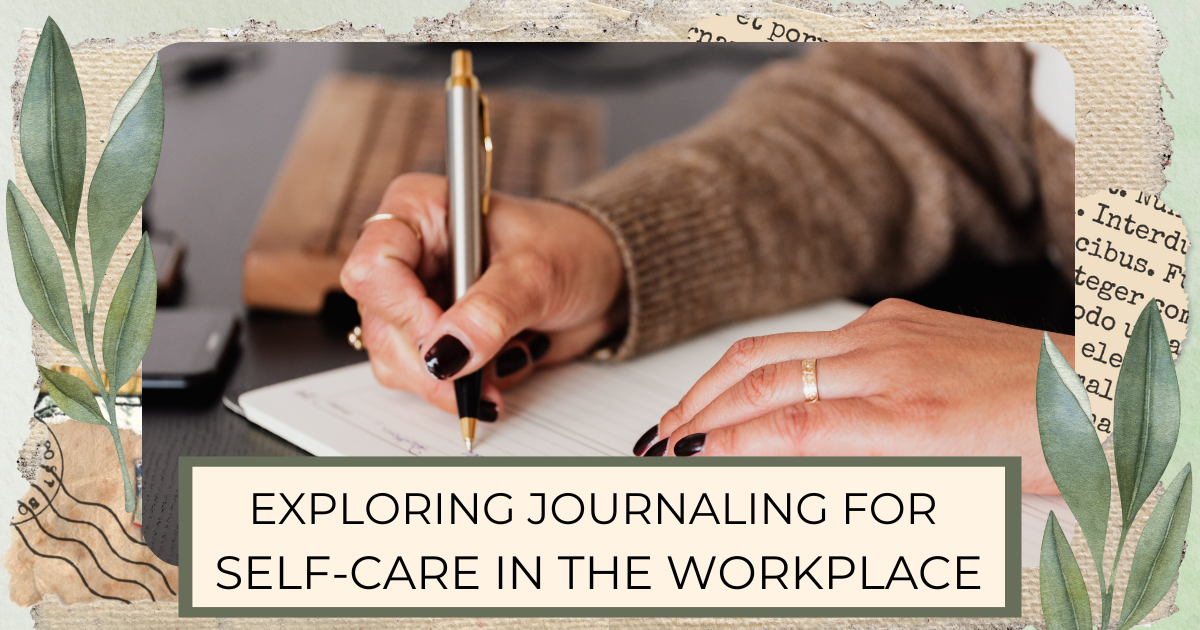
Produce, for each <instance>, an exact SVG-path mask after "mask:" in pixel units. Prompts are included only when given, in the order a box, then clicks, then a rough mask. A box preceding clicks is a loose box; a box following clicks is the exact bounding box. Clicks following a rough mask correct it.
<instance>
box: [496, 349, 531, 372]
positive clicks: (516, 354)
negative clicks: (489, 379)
mask: <svg viewBox="0 0 1200 630" xmlns="http://www.w3.org/2000/svg"><path fill="white" fill-rule="evenodd" d="M528 364H529V355H527V354H525V349H524V348H522V347H520V346H514V347H512V348H509V349H508V350H505V351H504V352H501V353H500V356H498V357H496V376H498V377H500V378H504V377H505V376H508V375H509V374H515V373H517V372H519V371H521V369H522V368H524V367H525V366H526V365H528Z"/></svg>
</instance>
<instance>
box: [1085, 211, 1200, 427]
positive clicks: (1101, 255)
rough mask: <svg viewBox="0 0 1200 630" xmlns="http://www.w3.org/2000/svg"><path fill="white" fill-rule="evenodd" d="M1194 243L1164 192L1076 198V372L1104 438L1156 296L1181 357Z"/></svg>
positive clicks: (1187, 314) (1169, 333)
mask: <svg viewBox="0 0 1200 630" xmlns="http://www.w3.org/2000/svg"><path fill="white" fill-rule="evenodd" d="M1190 245H1191V243H1190V242H1189V241H1188V237H1187V231H1186V230H1185V229H1184V227H1183V219H1181V218H1180V216H1179V214H1177V213H1176V212H1174V211H1173V210H1171V209H1170V208H1169V207H1167V204H1165V203H1163V202H1162V200H1161V199H1159V198H1158V196H1157V195H1151V194H1148V193H1144V192H1138V191H1133V190H1124V189H1121V188H1109V189H1107V190H1105V191H1102V192H1098V193H1096V194H1094V195H1091V196H1089V197H1085V198H1082V199H1076V200H1075V271H1074V278H1075V371H1076V372H1078V373H1079V375H1080V377H1081V378H1082V379H1083V383H1084V385H1085V387H1086V388H1087V391H1088V393H1089V394H1090V396H1089V397H1090V399H1091V403H1092V415H1093V418H1092V423H1093V424H1094V425H1095V427H1096V432H1097V433H1098V434H1099V436H1100V439H1101V440H1103V439H1105V438H1107V437H1108V435H1109V434H1110V433H1112V412H1113V392H1114V391H1116V387H1117V375H1118V374H1119V373H1120V371H1121V362H1122V360H1123V358H1124V357H1123V354H1124V352H1125V347H1126V346H1127V345H1128V339H1129V335H1130V333H1131V331H1132V330H1133V325H1134V323H1135V322H1136V321H1137V318H1138V315H1139V314H1140V313H1141V311H1142V309H1143V308H1144V307H1145V306H1146V304H1147V303H1148V301H1149V300H1156V301H1157V302H1158V309H1159V311H1160V312H1161V313H1162V318H1163V323H1164V324H1165V325H1166V329H1167V336H1168V337H1169V338H1170V340H1171V353H1172V354H1173V355H1175V358H1176V359H1178V358H1179V346H1180V344H1181V343H1182V342H1183V339H1184V337H1185V336H1186V335H1187V325H1188V316H1189V313H1188V299H1187V293H1186V292H1185V291H1184V278H1186V273H1185V270H1184V262H1183V261H1184V255H1185V254H1186V253H1187V250H1188V247H1189V246H1190Z"/></svg>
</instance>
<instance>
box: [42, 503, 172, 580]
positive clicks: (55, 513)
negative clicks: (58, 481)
mask: <svg viewBox="0 0 1200 630" xmlns="http://www.w3.org/2000/svg"><path fill="white" fill-rule="evenodd" d="M34 488H37V491H38V492H40V493H42V496H43V497H45V498H46V505H48V506H50V509H51V510H52V511H53V512H54V515H55V516H57V517H58V518H60V519H62V520H64V521H67V522H68V523H78V524H80V525H89V526H91V527H92V528H93V529H95V530H96V532H98V533H99V534H100V537H101V538H103V539H104V543H105V544H107V545H108V548H109V549H111V550H112V552H113V555H114V556H116V557H118V558H120V559H122V560H124V561H125V562H128V563H130V564H140V565H142V566H144V567H149V568H150V569H151V570H153V571H154V572H155V573H158V575H159V577H161V578H162V581H163V585H164V586H166V587H167V590H168V591H170V593H171V594H172V595H176V594H177V593H176V592H175V589H173V588H171V583H170V582H168V581H167V576H166V575H165V574H164V573H163V572H162V571H160V570H159V568H158V567H156V566H154V565H153V564H150V563H149V562H140V561H138V560H130V559H129V558H126V557H125V556H122V555H121V554H120V553H119V552H118V551H117V548H116V547H113V544H112V543H111V542H110V541H109V540H108V536H107V535H105V533H104V530H103V529H100V526H99V525H97V524H95V523H93V522H91V521H88V520H75V519H73V518H68V517H66V516H63V515H62V513H61V512H59V511H58V508H56V507H54V502H53V501H51V500H50V497H49V496H47V495H46V491H45V490H42V489H41V487H39V486H34Z"/></svg>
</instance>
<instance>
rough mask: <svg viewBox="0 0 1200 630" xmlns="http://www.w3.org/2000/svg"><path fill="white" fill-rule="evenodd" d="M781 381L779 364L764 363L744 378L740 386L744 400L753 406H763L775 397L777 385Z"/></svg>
mask: <svg viewBox="0 0 1200 630" xmlns="http://www.w3.org/2000/svg"><path fill="white" fill-rule="evenodd" d="M778 381H779V366H778V365H776V364H771V365H764V366H762V367H760V368H756V369H754V370H751V371H750V373H749V374H747V375H746V378H744V379H742V387H741V388H740V391H741V396H742V400H743V401H744V402H745V403H746V404H748V405H749V406H751V407H761V406H763V405H765V404H767V403H768V402H770V400H771V399H772V398H773V397H774V394H775V387H776V385H777V384H778Z"/></svg>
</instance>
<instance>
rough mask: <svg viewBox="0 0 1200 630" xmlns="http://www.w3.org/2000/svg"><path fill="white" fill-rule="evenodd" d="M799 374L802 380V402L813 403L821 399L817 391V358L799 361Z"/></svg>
mask: <svg viewBox="0 0 1200 630" xmlns="http://www.w3.org/2000/svg"><path fill="white" fill-rule="evenodd" d="M800 374H801V378H802V379H803V380H804V402H809V403H814V402H817V401H818V400H821V395H820V394H818V393H817V360H816V359H804V360H803V361H801V362H800Z"/></svg>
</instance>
